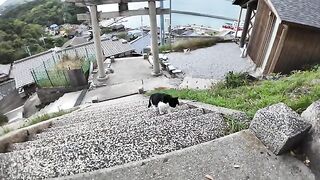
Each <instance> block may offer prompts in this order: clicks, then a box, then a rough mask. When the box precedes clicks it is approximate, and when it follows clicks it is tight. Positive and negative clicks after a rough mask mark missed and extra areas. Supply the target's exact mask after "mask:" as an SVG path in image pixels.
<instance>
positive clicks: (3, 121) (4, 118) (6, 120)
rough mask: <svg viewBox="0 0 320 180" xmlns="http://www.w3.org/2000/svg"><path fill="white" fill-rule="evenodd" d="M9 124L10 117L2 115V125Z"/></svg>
mask: <svg viewBox="0 0 320 180" xmlns="http://www.w3.org/2000/svg"><path fill="white" fill-rule="evenodd" d="M7 122H8V117H7V116H5V115H4V114H2V113H0V125H2V124H5V123H7Z"/></svg>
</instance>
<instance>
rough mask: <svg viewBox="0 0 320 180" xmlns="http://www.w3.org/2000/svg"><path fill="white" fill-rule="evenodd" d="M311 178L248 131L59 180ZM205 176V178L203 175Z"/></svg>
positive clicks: (291, 158)
mask: <svg viewBox="0 0 320 180" xmlns="http://www.w3.org/2000/svg"><path fill="white" fill-rule="evenodd" d="M106 177H108V178H107V179H108V180H119V179H130V180H141V179H144V180H147V179H157V180H168V179H174V180H186V179H190V180H191V179H192V180H198V179H199V180H204V179H207V180H209V179H214V180H240V179H241V180H244V179H250V180H256V179H259V180H267V179H268V180H271V179H272V180H290V179H292V180H314V179H317V178H316V177H315V176H314V175H313V173H312V172H311V170H310V169H309V167H307V166H306V165H305V164H304V163H303V162H301V161H300V160H298V159H297V158H296V157H294V156H292V155H291V154H290V153H288V154H284V155H281V156H276V155H274V154H273V153H272V152H271V151H270V150H268V149H267V148H266V147H265V146H264V145H263V144H262V142H261V141H260V140H259V139H258V138H257V137H256V136H255V135H254V134H253V133H252V132H250V131H249V130H245V131H241V132H238V133H235V134H231V135H228V136H225V137H222V138H219V139H216V140H214V141H209V142H206V143H202V144H199V145H196V146H192V147H189V148H184V149H182V150H178V151H174V152H170V153H166V154H163V155H159V156H156V157H153V158H148V159H146V160H142V161H137V162H133V163H130V164H124V165H120V166H116V167H113V168H107V169H101V170H98V171H94V172H91V173H83V174H77V175H74V176H68V177H62V178H59V180H86V179H94V180H105V179H106ZM206 177H208V178H206Z"/></svg>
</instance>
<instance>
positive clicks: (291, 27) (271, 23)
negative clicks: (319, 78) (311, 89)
mask: <svg viewBox="0 0 320 180" xmlns="http://www.w3.org/2000/svg"><path fill="white" fill-rule="evenodd" d="M233 4H234V5H240V6H241V7H242V8H247V9H248V10H249V11H253V10H254V9H255V8H256V11H257V12H256V16H255V20H254V25H253V29H252V32H251V34H250V38H248V36H247V33H243V38H241V42H240V46H241V45H242V46H243V44H247V53H248V56H249V57H250V58H251V59H252V60H253V62H255V63H256V65H257V67H258V68H260V69H261V71H262V72H263V73H264V74H269V73H271V72H276V73H278V72H281V73H289V72H290V71H292V70H297V69H301V68H302V67H303V66H304V65H307V64H308V65H312V64H316V63H319V64H320V0H234V1H233ZM248 14H250V12H247V16H248ZM248 19H250V18H248V17H247V18H246V21H247V20H248ZM246 23H248V22H245V24H246ZM244 32H246V30H244Z"/></svg>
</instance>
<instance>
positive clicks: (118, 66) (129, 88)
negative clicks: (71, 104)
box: [82, 57, 181, 104]
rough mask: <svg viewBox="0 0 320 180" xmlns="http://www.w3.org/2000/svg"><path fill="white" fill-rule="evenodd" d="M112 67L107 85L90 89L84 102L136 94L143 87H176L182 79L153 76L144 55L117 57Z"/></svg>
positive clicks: (146, 88)
mask: <svg viewBox="0 0 320 180" xmlns="http://www.w3.org/2000/svg"><path fill="white" fill-rule="evenodd" d="M111 68H112V69H113V70H114V73H112V74H109V79H108V80H107V85H106V86H104V87H99V88H96V89H93V90H90V91H88V92H87V94H86V96H85V97H84V99H83V101H82V104H84V103H89V102H91V101H92V99H96V98H97V99H98V100H99V101H105V100H109V99H114V98H117V97H123V96H128V95H131V94H135V93H138V89H139V88H141V87H143V88H144V90H146V91H149V90H153V89H155V88H159V87H161V88H175V87H178V85H179V84H180V83H181V80H180V79H169V78H166V77H165V76H160V77H154V76H152V75H151V72H152V67H151V65H150V64H149V63H148V62H147V61H146V60H144V59H143V58H142V57H130V58H120V59H116V60H115V63H112V66H111Z"/></svg>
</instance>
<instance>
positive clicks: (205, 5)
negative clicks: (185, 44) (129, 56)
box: [98, 0, 240, 29]
mask: <svg viewBox="0 0 320 180" xmlns="http://www.w3.org/2000/svg"><path fill="white" fill-rule="evenodd" d="M157 6H158V7H159V3H158V5H157ZM144 7H148V4H147V3H129V9H139V8H144ZM164 7H165V8H169V0H166V1H164ZM172 9H173V10H180V11H189V12H197V13H203V14H209V15H217V16H224V17H228V18H232V19H237V18H238V16H239V12H240V7H239V6H234V5H232V0H172ZM98 10H99V11H103V12H108V11H117V10H118V6H117V5H116V4H113V5H101V6H99V7H98ZM165 19H169V15H165ZM158 22H159V17H158ZM225 23H232V21H227V20H221V19H214V18H208V17H199V16H192V15H185V14H175V13H173V14H172V26H173V27H175V26H181V25H182V26H184V25H191V24H196V25H204V26H210V27H212V28H216V29H219V28H221V26H222V25H223V24H225ZM123 24H124V25H125V26H126V27H130V28H138V27H141V26H148V25H149V17H148V16H134V17H128V18H125V20H124V21H123ZM158 26H159V23H158Z"/></svg>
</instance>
